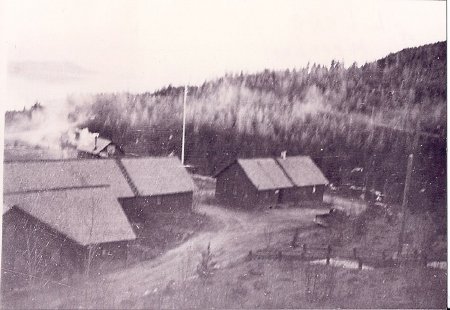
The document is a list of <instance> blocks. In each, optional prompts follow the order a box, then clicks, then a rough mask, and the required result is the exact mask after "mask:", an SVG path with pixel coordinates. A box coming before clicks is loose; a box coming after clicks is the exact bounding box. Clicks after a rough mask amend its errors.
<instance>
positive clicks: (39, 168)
mask: <svg viewBox="0 0 450 310" xmlns="http://www.w3.org/2000/svg"><path fill="white" fill-rule="evenodd" d="M103 184H108V185H109V186H110V187H111V192H112V195H113V197H116V198H118V197H133V196H134V194H133V191H132V190H131V188H130V186H129V185H128V183H127V181H126V179H125V178H124V177H123V175H122V172H121V171H120V168H119V167H118V166H117V164H116V162H115V160H114V159H83V160H45V161H19V162H5V163H4V165H3V192H4V193H10V192H24V191H30V190H42V189H52V188H57V187H60V188H61V187H80V186H81V187H82V186H85V187H86V186H95V185H103Z"/></svg>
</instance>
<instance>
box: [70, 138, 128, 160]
mask: <svg viewBox="0 0 450 310" xmlns="http://www.w3.org/2000/svg"><path fill="white" fill-rule="evenodd" d="M77 151H78V157H79V158H96V157H101V158H108V157H117V156H121V155H123V154H124V152H123V150H122V149H121V148H120V147H119V146H118V145H117V144H115V143H114V142H112V141H111V140H108V139H105V138H100V137H98V136H92V139H90V140H88V141H87V142H86V140H84V141H83V143H79V144H78V145H77Z"/></svg>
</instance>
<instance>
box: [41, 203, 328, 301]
mask: <svg viewBox="0 0 450 310" xmlns="http://www.w3.org/2000/svg"><path fill="white" fill-rule="evenodd" d="M195 211H196V212H199V213H202V214H206V215H207V216H209V217H210V218H211V219H212V220H213V222H214V223H217V224H216V226H217V227H215V229H214V230H211V231H204V232H200V233H198V234H197V235H196V236H194V237H192V238H191V239H189V240H187V241H186V242H185V243H183V244H181V245H179V246H178V247H176V248H174V249H171V250H169V251H168V252H166V253H165V254H164V255H162V256H160V257H158V258H156V259H154V260H152V261H147V262H142V263H139V264H137V265H134V266H132V267H129V268H126V269H124V270H121V271H118V272H114V273H110V274H107V275H105V276H104V277H101V278H97V279H93V280H91V281H88V282H87V283H84V284H83V285H81V286H78V287H76V288H72V290H71V292H70V293H69V294H61V296H57V298H55V299H54V300H53V302H52V304H51V305H50V304H49V305H48V306H49V307H51V308H53V307H55V308H57V307H60V306H62V305H64V304H66V303H67V299H66V297H67V295H69V296H70V295H72V296H74V297H75V296H80V294H81V292H85V291H88V292H89V294H90V295H91V296H92V299H91V300H90V301H89V304H84V305H83V306H84V307H86V308H95V306H96V298H97V296H100V295H101V296H109V298H108V302H109V303H110V307H114V305H120V303H121V301H123V300H125V299H127V298H130V297H131V296H134V297H136V296H144V295H146V294H149V293H150V292H154V291H155V290H158V289H161V288H164V287H165V286H166V285H167V284H168V283H169V282H170V281H175V282H179V281H183V280H185V279H188V278H191V277H193V276H194V275H195V270H196V266H197V265H198V263H199V261H200V257H201V252H202V251H204V250H205V249H206V247H207V246H208V244H210V245H211V251H212V253H213V255H214V261H216V262H217V267H218V268H225V267H227V266H228V265H230V264H232V263H234V262H237V261H239V259H242V258H243V257H245V256H246V255H247V254H248V252H249V250H252V249H253V250H255V249H259V248H263V247H265V246H266V242H267V241H266V239H265V234H267V232H268V231H270V233H272V234H273V235H274V236H276V235H277V232H280V231H283V230H286V229H290V228H296V227H303V228H306V227H308V226H311V225H313V224H312V221H313V219H314V216H315V215H316V214H318V213H321V212H323V210H320V209H298V208H295V209H294V208H292V209H272V210H265V211H262V210H259V211H248V212H247V211H236V210H231V209H227V208H222V207H218V206H213V205H200V206H198V207H197V208H196V210H195ZM273 241H275V239H274V240H273ZM63 295H66V297H63ZM75 299H76V298H75ZM103 302H104V300H103ZM105 306H107V305H105Z"/></svg>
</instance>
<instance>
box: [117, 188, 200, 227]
mask: <svg viewBox="0 0 450 310" xmlns="http://www.w3.org/2000/svg"><path fill="white" fill-rule="evenodd" d="M192 196H193V192H186V193H176V194H168V195H158V196H142V197H133V198H119V202H120V204H121V205H122V208H123V210H124V211H125V214H126V215H127V217H128V219H129V220H130V222H145V221H146V220H148V219H152V218H153V217H154V214H155V213H161V212H163V213H175V212H190V211H192Z"/></svg>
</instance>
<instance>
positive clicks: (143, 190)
mask: <svg viewBox="0 0 450 310" xmlns="http://www.w3.org/2000/svg"><path fill="white" fill-rule="evenodd" d="M121 161H122V164H123V165H124V167H125V169H126V171H127V174H128V175H129V176H130V178H131V180H132V181H133V183H134V185H135V186H136V188H137V189H138V191H139V193H140V194H141V195H143V196H151V195H161V194H162V195H164V194H172V193H183V192H191V191H193V190H194V188H195V185H194V182H193V181H192V179H191V177H190V175H189V173H188V172H187V171H186V169H185V167H183V165H182V164H181V162H180V160H179V159H178V158H176V157H139V158H123V159H122V160H121Z"/></svg>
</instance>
